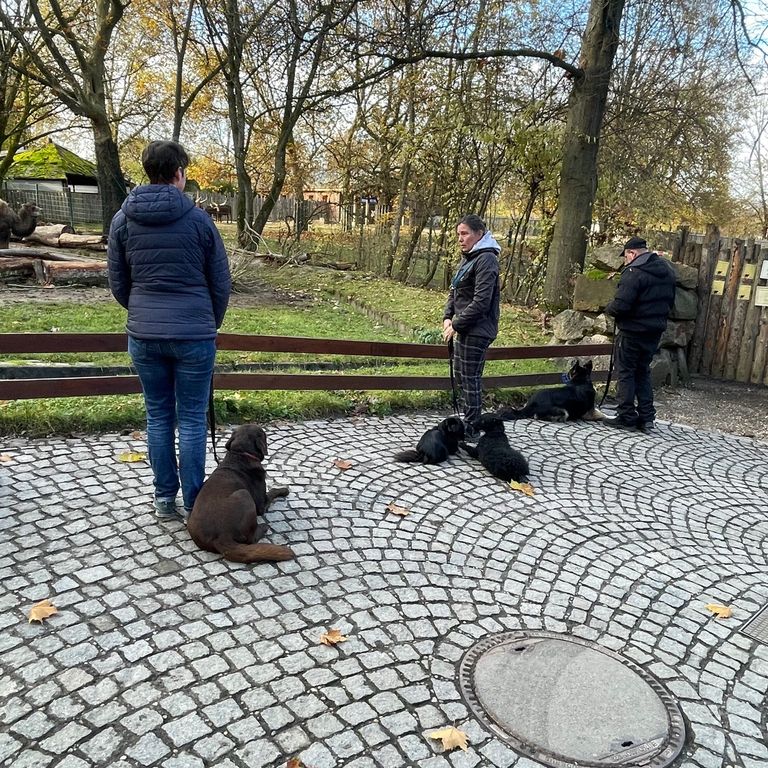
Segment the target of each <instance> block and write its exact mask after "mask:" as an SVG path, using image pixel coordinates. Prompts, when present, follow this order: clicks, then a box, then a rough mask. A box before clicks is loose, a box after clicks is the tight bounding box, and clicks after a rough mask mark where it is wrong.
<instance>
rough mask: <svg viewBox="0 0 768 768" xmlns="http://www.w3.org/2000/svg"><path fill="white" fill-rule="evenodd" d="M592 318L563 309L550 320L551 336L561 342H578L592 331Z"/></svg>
mask: <svg viewBox="0 0 768 768" xmlns="http://www.w3.org/2000/svg"><path fill="white" fill-rule="evenodd" d="M592 324H593V321H592V318H589V317H587V316H586V315H583V314H582V313H581V312H574V311H573V310H572V309H564V310H563V311H562V312H561V313H560V314H559V315H555V317H553V318H552V334H553V335H554V337H555V338H556V339H562V340H563V341H566V342H567V341H578V340H579V339H581V337H582V336H584V334H585V333H589V332H590V331H591V330H592Z"/></svg>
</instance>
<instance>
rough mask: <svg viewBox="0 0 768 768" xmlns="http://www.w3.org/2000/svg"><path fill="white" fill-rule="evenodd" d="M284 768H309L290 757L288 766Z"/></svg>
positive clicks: (295, 758)
mask: <svg viewBox="0 0 768 768" xmlns="http://www.w3.org/2000/svg"><path fill="white" fill-rule="evenodd" d="M286 768H309V766H308V765H305V764H304V763H302V762H301V760H299V758H298V757H292V758H291V759H290V760H289V761H288V764H287V765H286Z"/></svg>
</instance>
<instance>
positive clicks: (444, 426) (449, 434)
mask: <svg viewBox="0 0 768 768" xmlns="http://www.w3.org/2000/svg"><path fill="white" fill-rule="evenodd" d="M463 439H464V422H463V421H462V420H461V419H460V418H459V417H458V416H449V417H448V418H447V419H444V420H443V421H441V422H440V423H439V424H438V425H437V426H436V427H432V429H428V430H427V431H426V432H425V433H424V434H423V435H422V436H421V439H420V440H419V442H418V443H417V444H416V449H415V450H414V449H412V448H411V449H409V450H407V451H400V452H399V453H396V454H395V461H408V462H421V463H422V464H439V463H440V462H441V461H445V460H446V459H447V458H448V457H449V456H451V455H452V454H454V453H456V452H457V451H458V450H459V442H460V441H461V440H463Z"/></svg>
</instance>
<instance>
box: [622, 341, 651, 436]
mask: <svg viewBox="0 0 768 768" xmlns="http://www.w3.org/2000/svg"><path fill="white" fill-rule="evenodd" d="M660 338H661V337H660V336H653V337H650V338H649V337H647V336H646V337H643V336H633V335H628V334H625V333H621V332H619V334H618V336H617V337H616V349H615V351H614V357H613V364H614V370H615V371H616V400H617V402H618V407H617V413H616V415H617V416H618V418H619V419H620V420H621V421H623V422H624V423H625V424H633V425H634V424H648V423H650V422H652V421H653V420H654V419H655V418H656V409H655V408H654V407H653V388H652V386H651V367H650V366H651V360H652V359H653V356H654V354H656V350H657V349H658V348H659V339H660ZM635 403H637V406H635Z"/></svg>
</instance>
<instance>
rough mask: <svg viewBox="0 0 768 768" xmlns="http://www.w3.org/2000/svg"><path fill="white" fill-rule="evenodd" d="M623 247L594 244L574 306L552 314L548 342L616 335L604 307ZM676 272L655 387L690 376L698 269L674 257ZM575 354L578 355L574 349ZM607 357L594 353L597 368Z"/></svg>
mask: <svg viewBox="0 0 768 768" xmlns="http://www.w3.org/2000/svg"><path fill="white" fill-rule="evenodd" d="M620 251H621V246H616V245H607V246H601V247H600V248H597V249H594V250H593V251H592V252H591V253H590V254H588V257H587V268H586V269H585V271H584V274H582V275H579V276H578V277H577V278H576V285H575V290H574V296H573V309H566V310H565V311H563V312H561V313H560V314H559V315H557V316H555V317H554V318H553V319H552V339H551V340H550V342H549V343H550V344H553V345H554V344H573V345H574V346H577V345H579V344H607V343H610V342H612V341H613V338H614V330H615V329H614V322H613V318H612V317H609V316H608V315H606V314H605V313H604V312H603V310H604V309H605V307H606V306H608V304H609V302H610V301H611V299H613V297H614V295H615V293H616V286H617V284H618V280H619V272H618V270H619V269H620V267H621V265H622V264H623V259H622V257H621V255H620ZM670 263H671V264H672V266H673V267H674V268H675V272H676V274H677V287H676V291H675V305H674V307H673V308H672V312H671V313H670V318H669V320H668V322H667V328H666V330H665V331H664V333H663V335H662V337H661V347H660V349H659V352H658V353H657V354H656V356H655V357H654V359H653V362H652V363H651V376H652V378H653V384H654V386H656V387H659V386H663V385H665V384H671V385H673V386H674V385H676V384H678V382H685V381H687V380H688V366H687V365H686V349H687V347H688V344H689V342H690V340H691V338H692V336H693V330H694V326H695V320H696V312H697V310H698V297H697V294H696V285H697V282H698V270H697V269H695V268H694V267H690V266H687V265H685V264H678V263H675V262H670ZM574 357H578V352H577V350H574ZM608 363H609V358H608V357H607V356H605V357H597V358H594V365H595V369H596V370H607V368H608Z"/></svg>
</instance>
